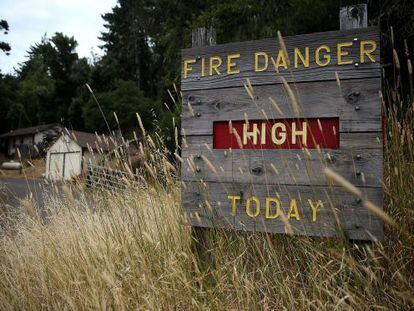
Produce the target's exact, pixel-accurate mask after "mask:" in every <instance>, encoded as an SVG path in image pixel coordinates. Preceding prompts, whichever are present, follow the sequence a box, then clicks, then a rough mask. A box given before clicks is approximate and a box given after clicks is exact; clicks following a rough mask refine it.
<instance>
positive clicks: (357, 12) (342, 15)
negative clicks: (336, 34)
mask: <svg viewBox="0 0 414 311" xmlns="http://www.w3.org/2000/svg"><path fill="white" fill-rule="evenodd" d="M367 26H368V10H367V5H366V3H361V4H354V5H350V6H344V7H341V9H340V10H339V27H340V29H355V28H365V27H367Z"/></svg>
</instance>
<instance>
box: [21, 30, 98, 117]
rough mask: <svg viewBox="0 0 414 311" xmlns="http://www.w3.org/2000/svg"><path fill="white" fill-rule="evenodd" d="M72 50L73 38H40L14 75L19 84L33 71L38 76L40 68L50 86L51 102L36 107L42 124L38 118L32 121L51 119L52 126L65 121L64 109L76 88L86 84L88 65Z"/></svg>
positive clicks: (66, 107)
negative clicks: (19, 81)
mask: <svg viewBox="0 0 414 311" xmlns="http://www.w3.org/2000/svg"><path fill="white" fill-rule="evenodd" d="M76 46H77V42H76V40H75V39H74V38H73V37H67V36H65V35H64V34H62V33H55V34H54V35H53V37H52V38H50V39H48V38H46V37H44V38H43V39H42V40H41V42H40V43H37V44H35V45H34V46H32V47H31V48H30V49H29V52H28V53H29V59H28V60H27V61H26V62H24V63H23V64H22V65H21V67H20V70H19V72H18V75H19V76H20V79H21V81H22V83H23V84H24V83H25V81H26V80H27V79H28V78H29V77H30V76H33V70H34V71H35V72H36V73H37V74H38V73H39V70H40V69H39V68H40V67H42V72H44V74H46V75H47V76H48V77H49V78H50V81H51V82H52V83H53V88H50V90H51V91H52V92H53V94H52V95H51V96H50V100H51V102H48V101H45V102H44V104H40V106H39V107H38V109H39V112H38V113H39V115H38V116H39V117H40V116H42V117H44V120H42V119H38V118H34V120H38V122H49V120H51V119H53V121H54V122H59V121H61V120H68V107H69V106H70V104H71V102H72V99H73V98H74V97H75V96H76V95H77V90H78V88H79V87H81V86H83V85H84V84H85V83H86V82H88V81H89V76H90V67H89V64H88V62H87V60H86V59H84V58H82V59H79V57H78V54H77V53H76ZM43 77H44V76H43ZM29 81H30V83H29V85H35V84H36V82H35V81H32V80H31V79H29ZM44 81H45V80H44V79H43V80H39V84H38V85H37V86H38V87H39V88H42V87H43V85H42V83H43V82H44ZM26 84H27V81H26ZM50 108H53V109H50ZM42 110H43V111H42ZM51 116H53V117H51Z"/></svg>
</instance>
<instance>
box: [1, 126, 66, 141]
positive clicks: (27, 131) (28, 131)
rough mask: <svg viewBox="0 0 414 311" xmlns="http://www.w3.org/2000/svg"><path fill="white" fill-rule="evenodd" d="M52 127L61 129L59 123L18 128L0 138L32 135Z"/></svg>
mask: <svg viewBox="0 0 414 311" xmlns="http://www.w3.org/2000/svg"><path fill="white" fill-rule="evenodd" d="M53 127H61V125H60V124H59V123H50V124H42V125H37V126H31V127H25V128H19V129H15V130H11V131H10V132H7V133H4V134H2V135H0V138H7V137H14V136H26V135H34V134H37V133H40V132H44V131H47V130H49V129H51V128H53Z"/></svg>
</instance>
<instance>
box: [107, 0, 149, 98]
mask: <svg viewBox="0 0 414 311" xmlns="http://www.w3.org/2000/svg"><path fill="white" fill-rule="evenodd" d="M118 4H119V5H117V6H115V7H114V8H113V10H112V12H110V13H107V14H104V15H103V16H102V18H103V19H104V21H105V24H104V26H105V28H106V29H107V32H104V33H102V35H101V38H100V39H101V40H102V41H103V42H104V44H103V46H102V48H103V49H104V51H105V53H106V54H105V56H104V57H103V60H102V62H103V63H104V64H105V66H107V67H110V68H112V73H113V76H112V81H116V80H117V79H124V80H130V81H135V82H136V84H137V85H138V86H139V88H140V89H141V90H143V91H144V93H145V94H146V95H152V94H151V83H150V82H151V72H150V68H151V65H152V53H151V48H150V28H151V25H152V21H151V20H152V18H153V14H152V13H153V8H154V1H151V0H119V3H118Z"/></svg>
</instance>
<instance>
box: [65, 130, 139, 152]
mask: <svg viewBox="0 0 414 311" xmlns="http://www.w3.org/2000/svg"><path fill="white" fill-rule="evenodd" d="M65 134H67V135H69V137H70V138H71V139H73V141H74V142H76V143H77V144H78V145H79V146H80V147H82V148H88V147H90V148H92V149H94V150H97V149H102V150H103V151H104V152H110V151H112V150H114V149H116V148H117V147H118V146H120V145H122V144H123V141H122V139H119V138H116V139H114V138H113V137H108V136H105V135H98V134H97V133H95V134H93V133H88V132H81V131H74V130H68V129H65ZM136 152H137V149H136V148H135V147H134V146H132V145H129V146H128V153H130V154H132V153H136Z"/></svg>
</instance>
